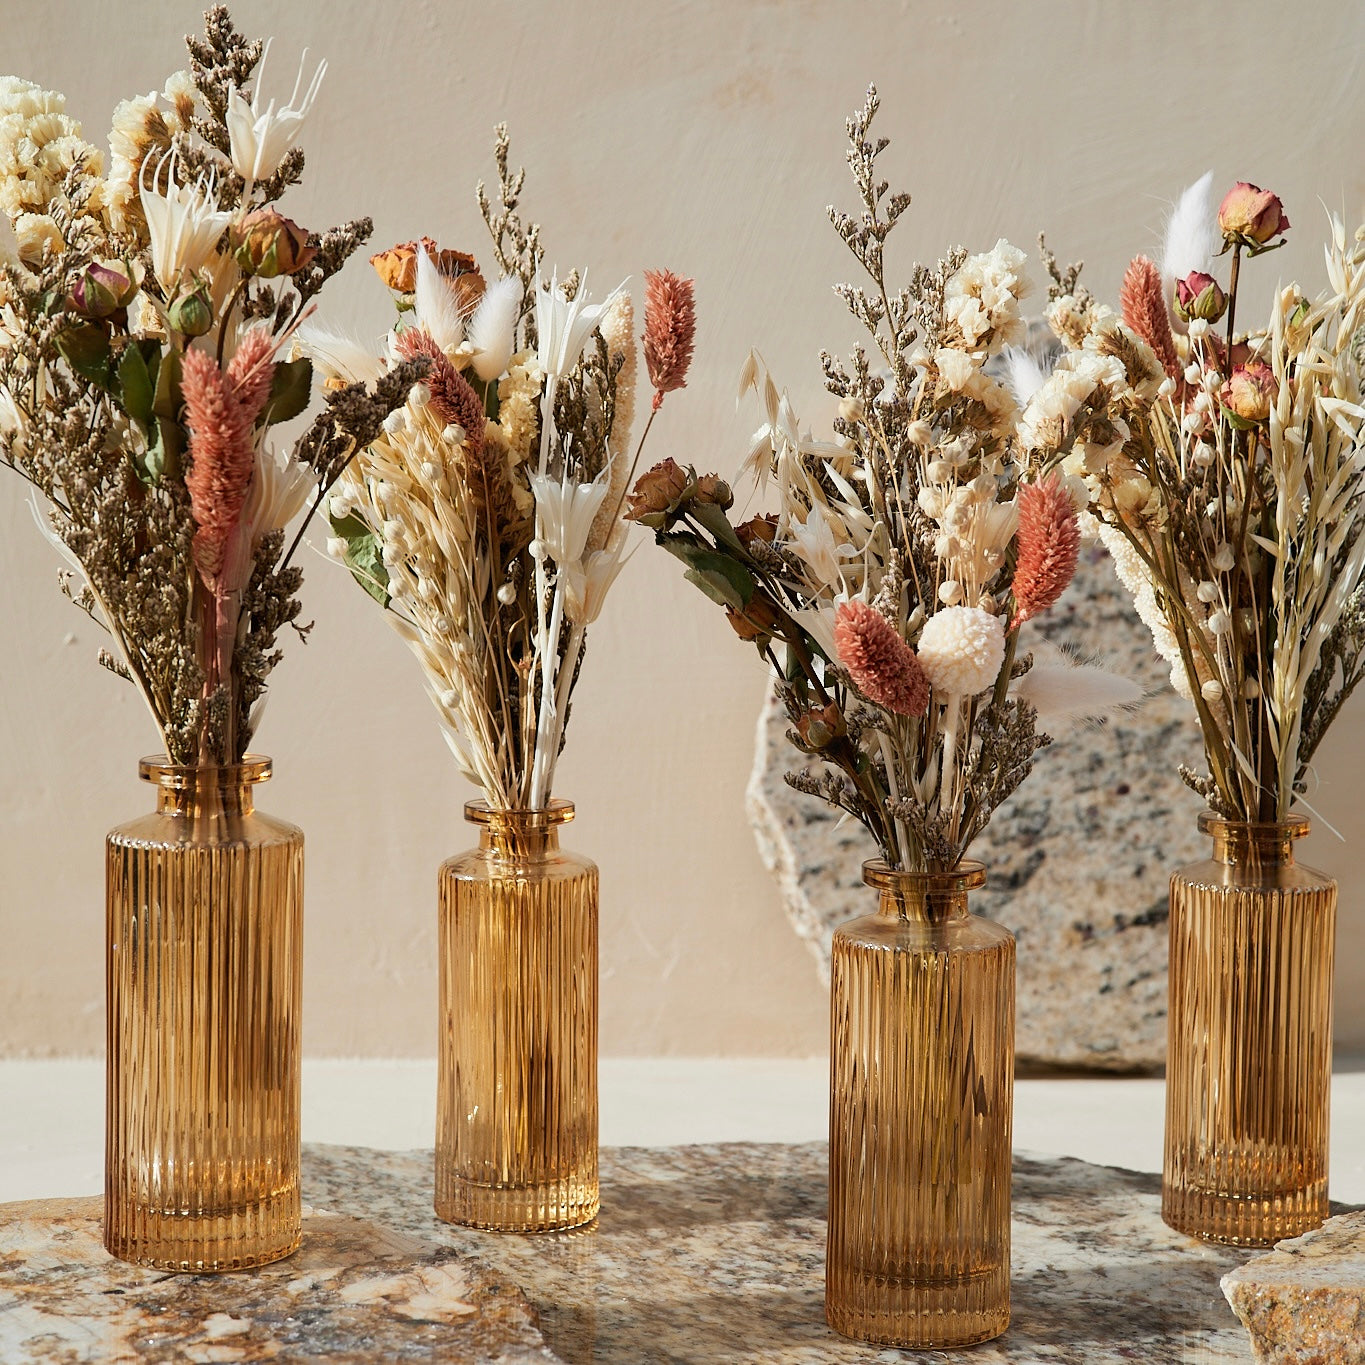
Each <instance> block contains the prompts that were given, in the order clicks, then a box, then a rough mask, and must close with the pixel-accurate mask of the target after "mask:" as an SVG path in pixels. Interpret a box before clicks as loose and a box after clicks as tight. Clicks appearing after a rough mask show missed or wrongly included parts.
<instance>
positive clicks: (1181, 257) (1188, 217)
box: [1161, 171, 1219, 292]
mask: <svg viewBox="0 0 1365 1365" xmlns="http://www.w3.org/2000/svg"><path fill="white" fill-rule="evenodd" d="M1212 192H1213V172H1212V171H1205V172H1204V174H1203V175H1201V176H1200V177H1199V179H1198V180H1196V181H1195V182H1194V184H1193V185H1191V186H1189V188H1188V189H1186V190H1185V191H1184V192H1183V193H1182V194H1181V196H1180V198H1179V199H1178V200H1176V202H1175V204H1174V205H1172V207H1171V213H1170V216H1169V217H1168V218H1167V219H1166V233H1165V237H1164V239H1163V241H1162V246H1161V276H1162V279H1163V280H1164V281H1165V283H1166V286H1167V291H1168V292H1169V290H1170V288H1171V287H1172V285H1173V284H1174V282H1175V281H1176V280H1180V279H1184V277H1185V276H1186V275H1188V274H1189V273H1190V271H1191V270H1203V271H1208V270H1209V268H1210V267H1211V266H1212V265H1213V258H1214V256H1215V255H1216V254H1217V252H1218V247H1219V238H1218V224H1217V219H1216V217H1215V215H1214V209H1213V193H1212Z"/></svg>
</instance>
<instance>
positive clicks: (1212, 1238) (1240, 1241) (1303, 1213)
mask: <svg viewBox="0 0 1365 1365" xmlns="http://www.w3.org/2000/svg"><path fill="white" fill-rule="evenodd" d="M1330 1213H1331V1209H1330V1207H1329V1205H1328V1202H1327V1181H1326V1180H1319V1181H1315V1182H1314V1183H1313V1184H1311V1185H1305V1186H1303V1187H1301V1188H1299V1189H1293V1188H1289V1189H1286V1188H1285V1187H1284V1186H1283V1185H1278V1186H1276V1187H1275V1188H1274V1189H1271V1190H1268V1191H1266V1192H1264V1193H1255V1192H1251V1193H1247V1192H1242V1191H1239V1192H1237V1193H1228V1192H1227V1191H1225V1190H1212V1189H1199V1188H1197V1187H1190V1186H1187V1187H1184V1188H1181V1187H1178V1186H1173V1185H1171V1184H1170V1183H1169V1182H1163V1185H1162V1189H1161V1218H1162V1221H1163V1222H1164V1223H1166V1225H1167V1226H1168V1227H1173V1228H1174V1229H1175V1230H1176V1231H1177V1232H1183V1233H1186V1234H1187V1235H1188V1236H1191V1237H1198V1238H1199V1239H1200V1240H1201V1241H1205V1242H1218V1243H1221V1244H1222V1245H1224V1246H1237V1247H1270V1246H1274V1245H1275V1243H1276V1242H1281V1241H1283V1240H1284V1239H1285V1238H1286V1237H1299V1236H1301V1235H1302V1234H1303V1233H1305V1232H1312V1231H1313V1230H1314V1229H1315V1228H1319V1227H1321V1226H1322V1225H1323V1223H1325V1222H1326V1221H1327V1218H1328V1216H1329V1215H1330Z"/></svg>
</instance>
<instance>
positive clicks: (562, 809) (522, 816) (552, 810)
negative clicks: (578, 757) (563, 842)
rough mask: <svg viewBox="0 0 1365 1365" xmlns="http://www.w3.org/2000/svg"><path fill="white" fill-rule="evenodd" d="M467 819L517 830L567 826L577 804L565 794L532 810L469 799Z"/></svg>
mask: <svg viewBox="0 0 1365 1365" xmlns="http://www.w3.org/2000/svg"><path fill="white" fill-rule="evenodd" d="M464 818H465V819H466V820H468V821H469V822H470V823H471V824H474V825H483V826H485V827H486V828H489V829H511V830H515V831H516V832H518V833H534V832H536V831H537V830H546V829H553V828H554V827H555V826H556V825H567V824H568V823H569V821H570V820H572V819H573V818H574V805H573V802H572V801H566V800H564V799H563V798H562V797H558V796H557V797H555V798H554V799H553V800H552V801H551V802H550V804H549V805H548V806H542V807H540V808H539V809H535V810H531V809H526V808H516V807H510V806H493V805H490V804H489V803H488V802H487V801H466V802H465V806H464Z"/></svg>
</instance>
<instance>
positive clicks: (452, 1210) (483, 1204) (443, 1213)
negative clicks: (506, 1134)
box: [436, 1176, 601, 1232]
mask: <svg viewBox="0 0 1365 1365" xmlns="http://www.w3.org/2000/svg"><path fill="white" fill-rule="evenodd" d="M600 1203H601V1201H600V1199H599V1196H598V1189H597V1181H596V1180H592V1181H591V1182H589V1181H569V1182H565V1181H557V1182H555V1183H554V1184H549V1185H484V1184H480V1183H478V1182H477V1181H473V1180H462V1179H459V1178H458V1177H455V1178H452V1177H449V1176H447V1177H445V1178H441V1177H439V1176H438V1178H437V1188H436V1216H437V1217H438V1218H439V1219H440V1220H441V1221H442V1222H444V1223H459V1224H460V1225H461V1226H462V1227H467V1228H479V1229H481V1230H482V1231H484V1232H563V1231H566V1230H567V1229H569V1228H579V1227H582V1226H583V1225H584V1224H585V1223H591V1222H592V1221H593V1219H594V1218H596V1217H597V1212H598V1208H599V1206H600Z"/></svg>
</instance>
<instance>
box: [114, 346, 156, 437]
mask: <svg viewBox="0 0 1365 1365" xmlns="http://www.w3.org/2000/svg"><path fill="white" fill-rule="evenodd" d="M117 397H118V400H119V402H120V404H121V405H122V407H123V410H124V412H126V413H127V414H128V416H129V417H131V418H132V419H133V421H135V422H136V423H137V424H138V426H140V427H141V428H142V429H143V430H144V431H146V430H147V429H148V426H149V424H150V423H151V420H152V402H153V400H154V399H155V398H156V385H155V383H154V382H153V380H152V376H151V375H150V374H149V373H148V371H147V361H146V359H145V357H144V356H143V354H142V352H141V351H140V350H139V349H138V348H137V347H136V346H125V347H124V348H123V353H122V355H120V357H119V362H118V392H117Z"/></svg>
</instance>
